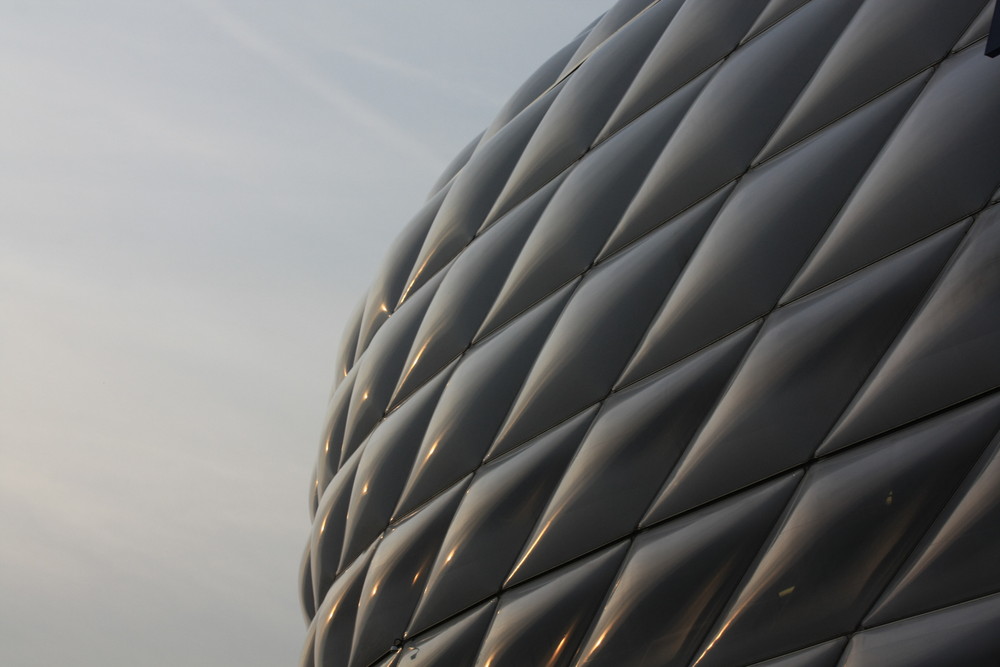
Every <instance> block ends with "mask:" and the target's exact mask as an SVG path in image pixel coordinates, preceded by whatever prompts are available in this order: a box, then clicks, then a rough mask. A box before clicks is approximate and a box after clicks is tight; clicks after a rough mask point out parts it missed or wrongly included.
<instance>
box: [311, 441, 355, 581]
mask: <svg viewBox="0 0 1000 667" xmlns="http://www.w3.org/2000/svg"><path fill="white" fill-rule="evenodd" d="M360 458H361V456H360V453H359V454H358V455H356V456H353V457H351V459H350V460H349V461H348V462H347V465H345V466H344V467H343V468H341V469H340V470H339V471H337V475H336V476H335V477H334V478H333V481H331V482H330V484H329V486H327V487H326V490H325V491H324V492H323V497H322V498H321V499H320V502H319V509H318V510H317V511H316V519H315V520H314V521H313V525H312V531H311V535H310V538H309V550H310V552H311V553H312V555H311V557H310V559H309V564H310V567H311V568H312V577H311V579H312V585H313V600H322V599H323V596H324V595H325V594H326V592H327V590H328V589H329V588H330V586H331V584H333V583H334V579H335V578H336V575H337V571H338V570H337V566H338V565H339V564H340V552H341V549H343V546H344V529H345V526H346V524H347V508H348V507H349V506H350V501H351V487H352V486H353V485H354V475H355V473H356V472H357V469H358V461H359V459H360Z"/></svg>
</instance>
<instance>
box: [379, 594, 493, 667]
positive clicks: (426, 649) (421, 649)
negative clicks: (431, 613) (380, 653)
mask: <svg viewBox="0 0 1000 667" xmlns="http://www.w3.org/2000/svg"><path fill="white" fill-rule="evenodd" d="M496 604H497V602H496V600H495V599H494V600H491V601H489V602H486V603H484V604H482V605H480V606H479V607H477V608H475V609H473V610H472V611H470V612H468V613H466V614H463V615H462V616H460V617H458V618H456V619H455V620H453V621H451V622H449V623H447V624H444V625H441V626H438V627H437V628H435V629H434V630H431V631H430V632H426V633H424V634H422V635H420V638H419V639H417V640H414V641H411V642H407V644H406V645H405V646H404V647H403V650H402V651H401V653H400V658H399V659H400V660H401V661H403V662H402V664H404V665H406V667H455V665H471V664H472V663H473V661H474V660H475V659H476V654H477V653H479V647H480V645H481V644H482V640H483V635H485V634H486V629H487V628H488V627H489V625H490V621H492V620H493V612H494V611H495V610H496Z"/></svg>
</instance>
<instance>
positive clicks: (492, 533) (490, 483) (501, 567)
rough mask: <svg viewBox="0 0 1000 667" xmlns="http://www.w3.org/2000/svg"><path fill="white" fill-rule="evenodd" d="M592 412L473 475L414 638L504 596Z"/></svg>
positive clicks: (414, 625) (415, 624)
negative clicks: (503, 587) (509, 575)
mask: <svg viewBox="0 0 1000 667" xmlns="http://www.w3.org/2000/svg"><path fill="white" fill-rule="evenodd" d="M595 412H596V410H588V411H587V412H585V413H583V414H581V415H579V416H577V417H575V418H573V419H571V420H569V421H568V422H566V423H565V424H562V425H560V426H559V427H557V428H555V429H552V430H551V431H549V432H548V433H546V434H544V435H542V436H540V437H539V438H537V439H536V440H535V441H533V442H530V443H528V444H527V445H526V446H525V447H523V448H521V449H518V450H516V451H514V452H512V453H510V454H508V455H506V456H503V457H501V458H499V459H496V460H494V461H491V462H490V463H488V464H486V465H484V466H483V467H482V468H480V469H479V470H478V471H476V476H475V478H474V479H473V481H472V485H471V486H470V487H469V491H468V493H466V496H465V498H464V499H463V500H462V505H461V507H459V510H458V513H457V514H456V515H455V519H454V521H452V524H451V527H450V528H449V529H448V534H447V535H446V536H445V538H444V543H443V544H442V545H441V551H440V553H439V554H438V557H437V560H436V561H435V563H434V569H433V570H432V572H431V574H430V576H429V577H428V579H427V590H426V592H425V593H424V597H423V600H422V601H421V603H420V607H419V608H418V609H417V611H416V613H415V614H414V618H413V622H412V623H411V625H410V630H409V631H410V632H411V633H414V632H419V631H421V630H423V629H425V628H427V627H429V626H431V625H433V624H435V623H437V622H439V621H442V620H444V619H446V618H448V617H449V616H451V615H453V614H455V613H456V612H458V611H461V610H462V609H464V608H466V607H468V606H471V605H473V604H475V603H478V602H480V601H482V600H485V599H487V598H488V597H490V596H492V595H495V594H496V593H498V592H499V591H500V587H501V585H502V584H503V582H504V579H505V578H506V577H507V573H508V572H510V569H511V566H512V565H513V564H514V560H515V559H516V558H517V553H518V550H519V549H520V545H521V544H523V543H524V541H525V540H526V539H527V537H528V534H529V533H530V531H531V528H532V526H534V525H535V521H536V520H537V519H538V515H539V514H540V513H541V511H542V508H543V507H544V506H545V502H546V501H547V500H548V499H549V496H550V495H551V494H552V491H553V489H554V488H555V486H556V484H557V483H558V482H559V478H560V477H561V476H562V473H563V471H564V470H565V469H566V464H567V462H568V461H569V459H570V457H571V456H572V455H573V452H575V451H576V448H577V446H578V445H579V444H580V440H581V439H582V438H583V434H584V433H585V432H586V430H587V427H588V426H590V423H591V421H593V418H594V414H595Z"/></svg>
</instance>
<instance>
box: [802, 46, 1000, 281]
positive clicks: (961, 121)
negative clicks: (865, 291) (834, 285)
mask: <svg viewBox="0 0 1000 667" xmlns="http://www.w3.org/2000/svg"><path fill="white" fill-rule="evenodd" d="M992 65H995V62H994V61H992V60H990V59H988V58H983V57H982V54H980V53H976V52H975V51H974V50H967V51H964V52H962V53H960V54H958V55H956V56H955V57H953V58H949V59H948V60H947V61H946V62H945V63H944V64H942V65H941V68H940V70H939V71H938V72H936V73H935V75H934V77H933V78H932V79H931V81H930V83H928V84H927V88H926V89H925V90H924V92H923V94H922V95H921V96H920V98H919V99H918V100H917V102H916V103H915V104H914V105H913V109H912V110H911V111H910V113H909V114H908V115H907V116H906V118H905V119H903V122H902V123H900V126H899V129H898V130H897V131H896V133H895V135H894V136H893V137H892V139H891V140H890V141H889V143H888V145H887V146H886V148H885V150H884V151H883V152H882V154H881V155H880V156H879V158H878V160H876V162H875V164H874V165H873V166H872V169H871V171H870V172H869V173H868V174H867V175H866V176H865V179H864V181H862V183H861V185H860V186H859V187H858V189H857V191H855V193H854V195H853V196H852V197H851V200H850V201H849V202H848V204H847V205H846V207H845V208H844V212H843V214H842V215H841V216H840V218H839V219H838V220H837V222H836V224H835V225H834V227H833V228H832V229H831V230H830V233H829V234H828V236H827V238H826V239H824V241H823V243H822V245H820V246H819V248H818V249H817V251H816V253H815V254H814V255H813V257H812V258H811V259H810V260H809V263H808V264H807V265H806V266H805V268H804V269H803V270H802V273H801V274H800V275H799V277H798V278H797V279H796V280H795V282H794V283H793V284H792V287H791V288H790V289H789V291H788V294H787V295H786V296H785V298H784V300H785V301H787V300H789V299H793V298H795V297H797V296H799V295H802V294H805V293H806V292H809V291H811V290H813V289H816V288H817V287H819V286H820V285H824V284H826V283H828V282H830V281H831V280H835V279H837V278H839V277H840V276H843V275H845V274H847V273H849V272H850V271H854V270H857V269H858V268H860V267H862V266H865V265H866V264H868V263H869V262H873V261H875V260H877V259H879V258H880V257H884V256H885V255H887V254H888V253H890V252H893V251H894V250H897V249H898V248H902V247H903V246H905V245H906V244H908V243H912V242H913V241H916V240H917V239H919V238H921V237H923V236H925V235H927V234H930V233H932V232H934V231H936V230H938V229H941V228H942V227H944V226H946V225H949V224H951V223H953V222H955V221H957V220H961V219H962V218H964V217H966V216H968V215H969V214H971V213H974V212H976V211H977V210H979V209H980V208H982V207H983V206H985V205H986V203H987V200H988V199H989V197H990V195H991V194H992V193H993V191H994V190H995V189H996V187H997V183H998V182H1000V132H990V131H984V128H991V127H992V126H993V122H994V121H995V120H996V118H997V117H998V116H1000V68H997V67H994V66H992Z"/></svg>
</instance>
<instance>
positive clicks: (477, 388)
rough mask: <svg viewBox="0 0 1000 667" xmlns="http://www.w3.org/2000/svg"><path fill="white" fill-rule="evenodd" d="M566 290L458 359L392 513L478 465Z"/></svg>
mask: <svg viewBox="0 0 1000 667" xmlns="http://www.w3.org/2000/svg"><path fill="white" fill-rule="evenodd" d="M571 288H572V286H567V287H566V288H565V289H563V290H562V291H561V292H558V293H556V294H554V295H552V296H551V297H549V298H548V299H546V300H545V301H544V302H542V303H541V304H539V305H538V306H536V307H535V308H534V309H532V310H531V311H530V312H529V313H527V314H525V315H524V316H523V317H521V318H520V319H518V320H517V321H516V322H514V323H513V324H511V326H509V327H507V328H506V329H504V330H502V331H500V332H499V333H497V334H496V335H495V336H493V337H492V338H490V339H488V340H486V341H483V343H481V344H480V345H477V346H476V347H474V348H473V349H472V350H470V352H469V353H468V354H467V355H466V356H465V357H463V359H462V363H461V364H460V365H459V366H458V368H457V369H456V371H455V374H454V375H453V376H452V377H451V379H450V380H449V381H448V385H447V386H446V387H445V389H444V393H443V394H442V396H441V400H440V402H439V403H438V407H437V409H436V410H435V411H434V415H433V416H432V417H431V423H430V425H429V426H428V427H427V434H426V435H425V437H424V440H423V442H422V443H421V445H420V451H419V452H418V453H417V459H416V463H415V465H414V466H413V471H412V473H411V474H410V478H409V481H408V482H407V485H406V488H405V490H404V491H403V496H402V498H401V499H400V502H399V507H398V509H397V511H396V514H397V515H400V514H407V513H409V512H411V511H412V510H413V509H415V508H416V507H418V506H419V505H420V504H421V503H423V502H425V501H426V500H427V499H428V498H430V497H431V496H433V495H434V494H436V493H438V492H439V491H441V490H442V489H444V488H446V487H447V486H449V485H450V484H452V483H453V482H454V481H456V480H457V479H459V478H461V477H463V476H465V475H466V474H468V473H470V472H472V471H473V470H475V469H476V468H478V467H479V464H480V463H481V462H482V460H483V456H484V455H485V454H486V451H487V449H488V447H489V443H490V442H491V440H492V438H493V436H494V435H495V434H496V431H497V429H498V428H499V427H500V424H501V423H502V422H503V418H504V416H506V414H507V410H508V409H510V405H511V403H512V402H513V401H514V396H515V395H516V394H517V390H518V389H519V388H520V386H521V385H522V384H523V382H524V378H525V376H526V375H527V373H528V369H530V368H531V363H532V362H533V361H534V358H535V355H536V354H537V353H538V350H539V349H541V347H542V343H543V342H544V341H545V339H546V337H547V336H548V335H549V330H550V329H551V328H552V325H553V324H554V323H555V321H556V318H557V317H558V315H559V313H560V312H561V311H562V308H563V306H564V305H565V304H566V300H567V299H568V297H569V294H570V290H571ZM484 397H488V400H485V398H484Z"/></svg>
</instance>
